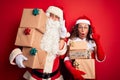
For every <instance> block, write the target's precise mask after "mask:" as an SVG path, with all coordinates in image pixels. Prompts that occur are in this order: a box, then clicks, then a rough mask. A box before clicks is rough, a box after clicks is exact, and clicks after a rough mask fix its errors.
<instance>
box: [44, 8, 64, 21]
mask: <svg viewBox="0 0 120 80" xmlns="http://www.w3.org/2000/svg"><path fill="white" fill-rule="evenodd" d="M46 12H47V13H53V14H55V15H57V16H58V17H60V19H62V20H63V11H62V9H60V8H58V7H55V6H50V7H48V9H47V10H46Z"/></svg>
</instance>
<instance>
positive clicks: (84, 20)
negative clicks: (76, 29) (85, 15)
mask: <svg viewBox="0 0 120 80" xmlns="http://www.w3.org/2000/svg"><path fill="white" fill-rule="evenodd" d="M79 23H86V24H89V25H90V21H89V20H86V19H79V20H77V21H76V24H79Z"/></svg>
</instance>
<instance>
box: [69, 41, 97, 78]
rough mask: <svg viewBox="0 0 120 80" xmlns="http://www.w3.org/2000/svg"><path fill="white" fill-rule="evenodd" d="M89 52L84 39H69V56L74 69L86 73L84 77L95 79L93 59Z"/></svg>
mask: <svg viewBox="0 0 120 80" xmlns="http://www.w3.org/2000/svg"><path fill="white" fill-rule="evenodd" d="M90 54H91V51H89V50H88V47H87V42H86V41H70V50H69V57H70V59H71V60H73V61H74V62H73V65H74V66H75V68H76V69H78V70H80V71H84V72H85V73H86V74H85V75H83V77H84V78H85V79H95V61H94V59H91V55H90Z"/></svg>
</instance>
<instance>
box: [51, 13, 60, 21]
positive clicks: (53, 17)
mask: <svg viewBox="0 0 120 80" xmlns="http://www.w3.org/2000/svg"><path fill="white" fill-rule="evenodd" d="M50 18H51V19H53V21H59V17H58V16H57V15H54V14H52V13H50Z"/></svg>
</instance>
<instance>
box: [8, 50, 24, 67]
mask: <svg viewBox="0 0 120 80" xmlns="http://www.w3.org/2000/svg"><path fill="white" fill-rule="evenodd" d="M21 53H22V52H21V50H20V49H19V48H16V49H14V50H13V51H12V52H11V54H10V57H9V60H10V64H12V65H16V64H15V63H14V59H15V57H16V56H17V55H19V54H21Z"/></svg>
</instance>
